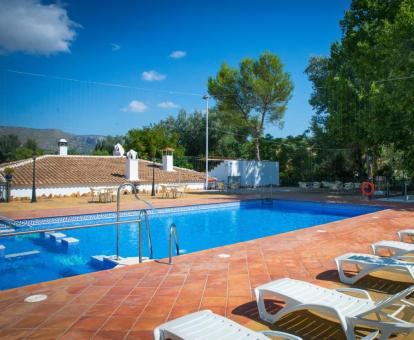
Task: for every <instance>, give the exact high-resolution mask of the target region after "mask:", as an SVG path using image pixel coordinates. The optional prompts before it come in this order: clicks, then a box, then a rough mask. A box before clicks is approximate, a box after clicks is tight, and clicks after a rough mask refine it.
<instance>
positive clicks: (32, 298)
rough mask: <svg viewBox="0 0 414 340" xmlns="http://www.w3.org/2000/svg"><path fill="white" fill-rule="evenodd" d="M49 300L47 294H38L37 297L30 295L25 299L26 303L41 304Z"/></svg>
mask: <svg viewBox="0 0 414 340" xmlns="http://www.w3.org/2000/svg"><path fill="white" fill-rule="evenodd" d="M46 299H47V295H45V294H37V295H30V296H28V297H27V298H25V299H24V301H25V302H30V303H32V302H40V301H43V300H46Z"/></svg>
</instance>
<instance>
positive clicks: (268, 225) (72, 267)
mask: <svg viewBox="0 0 414 340" xmlns="http://www.w3.org/2000/svg"><path fill="white" fill-rule="evenodd" d="M381 209H383V208H381V207H372V206H363V205H349V204H328V203H311V202H298V201H284V200H251V201H243V202H235V203H222V204H209V205H199V206H188V207H179V208H166V209H155V210H154V211H152V212H151V213H150V216H149V221H150V225H151V232H152V242H153V250H154V256H153V257H154V258H164V257H168V236H169V226H170V225H171V223H175V224H176V226H177V231H178V236H179V243H180V248H181V253H182V254H184V253H191V252H195V251H199V250H204V249H209V248H213V247H218V246H223V245H227V244H233V243H237V242H243V241H247V240H252V239H256V238H260V237H265V236H269V235H274V234H280V233H284V232H287V231H292V230H297V229H303V228H307V227H311V226H315V225H319V224H324V223H328V222H333V221H337V220H341V219H345V218H348V217H353V216H358V215H362V214H366V213H370V212H374V211H378V210H381ZM134 218H137V212H136V211H128V212H125V213H123V214H122V219H123V220H125V221H126V220H131V219H134ZM108 221H115V214H114V213H101V214H94V215H77V216H65V217H56V218H42V219H32V220H23V221H21V222H22V223H23V224H25V225H27V226H29V228H30V229H33V228H36V229H45V228H59V227H67V226H81V225H85V224H94V223H99V222H108ZM25 228H26V229H27V227H21V228H18V230H17V231H19V230H25ZM137 229H138V227H137V223H132V224H122V225H121V227H120V231H121V232H120V255H121V256H122V257H130V256H137V249H138V235H137V234H138V233H137ZM62 233H64V234H65V235H66V237H72V238H76V239H77V240H79V243H78V244H77V245H73V246H69V247H68V248H65V247H63V246H62V244H61V243H60V242H56V241H54V240H52V239H51V238H44V237H43V236H42V235H41V234H39V233H36V234H30V235H21V236H15V237H7V238H5V237H3V238H0V245H3V246H4V247H5V249H4V254H3V256H2V257H0V289H2V290H4V289H8V288H13V287H19V286H24V285H28V284H32V283H37V282H44V281H49V280H53V279H58V278H62V277H67V276H73V275H78V274H83V273H88V272H92V271H97V270H100V269H99V267H97V266H96V264H95V265H94V264H93V262H92V261H91V256H95V255H113V254H115V253H116V228H115V225H113V226H109V227H95V228H89V229H77V230H68V231H62ZM143 236H144V237H143V239H144V242H143V252H144V255H145V256H148V255H149V254H148V253H149V250H148V246H147V243H146V242H145V233H144V235H143ZM0 252H1V250H0ZM22 253H24V254H22ZM13 254H22V255H21V256H18V255H17V256H14V255H13ZM4 255H5V256H4ZM10 255H11V256H10Z"/></svg>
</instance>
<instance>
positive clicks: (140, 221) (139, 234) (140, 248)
mask: <svg viewBox="0 0 414 340" xmlns="http://www.w3.org/2000/svg"><path fill="white" fill-rule="evenodd" d="M140 215H141V214H140ZM139 219H140V220H139V222H138V257H139V263H142V219H141V217H140V218H139Z"/></svg>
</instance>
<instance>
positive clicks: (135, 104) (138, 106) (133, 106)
mask: <svg viewBox="0 0 414 340" xmlns="http://www.w3.org/2000/svg"><path fill="white" fill-rule="evenodd" d="M147 109H148V106H147V105H145V104H144V103H143V102H140V101H139V100H132V101H131V102H130V103H129V104H128V106H126V107H124V108H123V109H122V111H125V112H145V111H146V110H147Z"/></svg>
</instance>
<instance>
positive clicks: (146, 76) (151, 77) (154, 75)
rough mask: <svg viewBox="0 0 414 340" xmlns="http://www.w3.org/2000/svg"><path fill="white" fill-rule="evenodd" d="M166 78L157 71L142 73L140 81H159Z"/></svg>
mask: <svg viewBox="0 0 414 340" xmlns="http://www.w3.org/2000/svg"><path fill="white" fill-rule="evenodd" d="M165 78H167V77H166V76H165V75H164V74H161V73H158V72H157V71H154V70H151V71H144V72H142V79H143V80H146V81H160V80H164V79H165Z"/></svg>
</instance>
